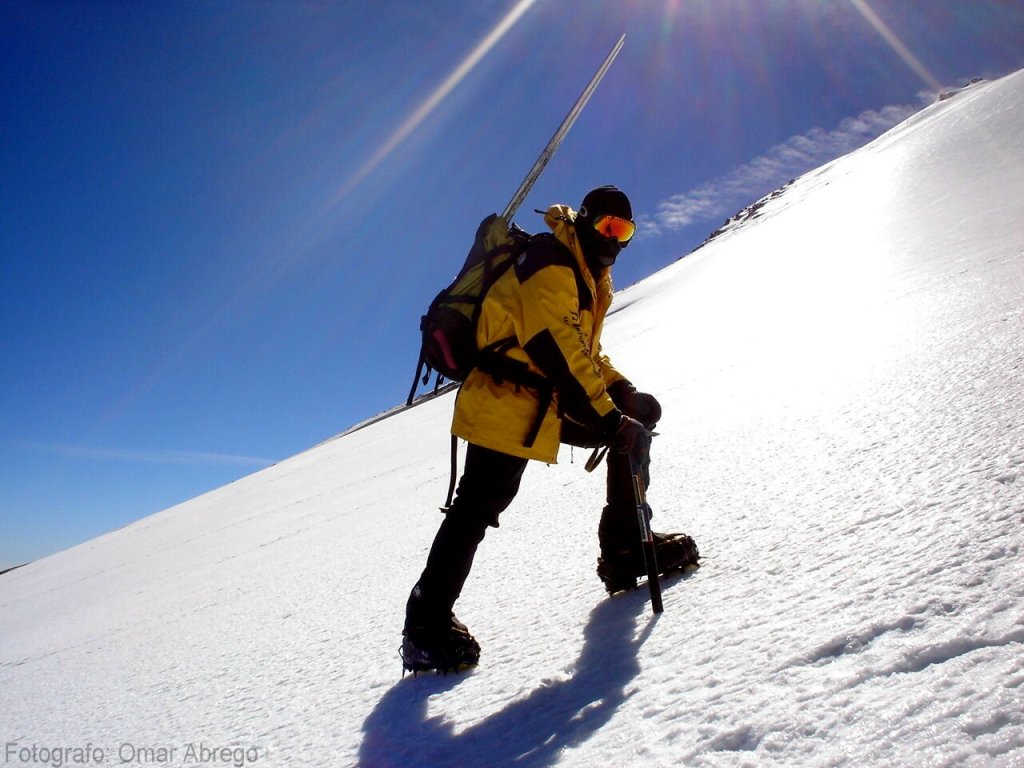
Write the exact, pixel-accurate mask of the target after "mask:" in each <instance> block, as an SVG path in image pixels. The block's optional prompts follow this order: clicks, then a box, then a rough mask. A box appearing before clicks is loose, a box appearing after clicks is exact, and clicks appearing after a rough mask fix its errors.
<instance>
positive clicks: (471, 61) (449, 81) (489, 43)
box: [324, 0, 536, 213]
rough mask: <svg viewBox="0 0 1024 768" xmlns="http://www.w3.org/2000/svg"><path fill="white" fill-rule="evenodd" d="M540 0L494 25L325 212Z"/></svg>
mask: <svg viewBox="0 0 1024 768" xmlns="http://www.w3.org/2000/svg"><path fill="white" fill-rule="evenodd" d="M535 2H536V0H520V1H519V2H518V3H516V5H515V6H514V7H513V8H512V10H511V11H509V12H508V13H507V14H506V15H505V16H504V17H503V18H502V19H501V20H500V21H499V22H498V24H497V25H496V26H495V27H494V29H492V30H491V31H490V32H489V33H488V34H487V36H486V37H485V38H484V39H483V40H481V41H480V43H479V44H478V45H477V46H476V48H474V49H473V50H472V51H471V52H470V53H469V55H468V56H466V58H465V59H463V60H462V62H461V63H460V64H459V65H458V66H457V67H456V68H455V69H454V70H452V73H451V74H450V75H448V77H446V78H445V79H444V82H442V83H441V84H440V85H439V86H438V87H437V88H435V89H434V91H433V92H432V93H431V94H430V95H429V96H428V97H427V98H426V100H425V101H424V102H423V103H422V104H420V105H419V106H418V107H417V108H416V110H415V111H414V112H413V113H412V114H411V115H409V117H408V118H406V120H405V121H404V122H403V123H402V124H401V125H400V126H399V127H398V128H397V129H396V130H395V131H394V132H393V133H392V134H391V135H390V136H389V137H388V139H387V141H385V142H384V143H383V144H382V145H381V146H380V147H379V148H378V149H377V151H376V152H374V153H373V154H372V155H370V157H369V158H368V159H367V160H366V162H364V163H363V164H362V165H361V166H359V168H358V169H356V171H355V172H354V173H353V174H352V175H351V176H350V177H349V178H348V179H347V180H346V181H345V182H344V184H342V185H341V187H340V188H339V189H338V191H337V192H336V193H335V194H334V195H333V196H332V197H331V199H330V200H329V201H328V203H327V205H326V206H325V209H324V212H325V213H326V212H327V211H330V210H331V209H333V208H334V206H336V205H337V204H338V203H339V202H340V201H341V200H342V199H343V198H344V197H345V196H346V195H348V194H349V193H350V192H352V190H353V189H355V188H356V187H357V186H358V185H359V184H360V183H361V182H362V181H363V180H364V179H365V178H366V177H367V176H369V175H370V174H371V173H373V171H374V169H376V168H377V166H379V165H380V164H381V163H382V162H384V160H385V159H386V158H387V157H388V156H389V155H390V154H391V153H392V152H394V151H395V149H396V148H398V146H399V145H400V144H401V143H402V142H403V141H405V140H406V139H407V138H408V137H409V135H410V134H411V133H412V132H413V131H415V130H416V128H417V127H419V125H420V124H421V123H422V122H423V121H424V120H426V119H427V117H429V116H430V114H431V113H432V112H433V111H434V110H435V109H437V107H438V105H439V104H440V103H441V102H442V101H444V99H445V97H447V96H448V94H450V93H451V92H452V91H453V90H454V89H455V87H456V86H457V85H458V84H459V83H460V82H462V80H463V79H464V78H465V77H466V75H468V74H469V73H470V72H472V71H473V68H474V67H475V66H476V65H477V64H478V63H479V62H480V60H481V59H483V57H484V56H486V55H487V54H488V53H489V52H490V50H491V49H492V48H493V47H494V46H495V45H497V43H498V41H500V40H501V38H502V37H504V36H505V34H506V33H507V32H508V31H509V30H510V29H512V27H513V26H515V23H516V22H517V21H518V20H519V19H520V18H521V17H522V15H523V14H524V13H526V12H527V11H528V10H529V9H530V6H532V5H533V4H534V3H535Z"/></svg>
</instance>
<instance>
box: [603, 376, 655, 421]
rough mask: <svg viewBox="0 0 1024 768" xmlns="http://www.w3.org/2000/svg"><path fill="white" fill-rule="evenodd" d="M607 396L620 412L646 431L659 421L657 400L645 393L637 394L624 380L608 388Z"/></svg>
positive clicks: (634, 388)
mask: <svg viewBox="0 0 1024 768" xmlns="http://www.w3.org/2000/svg"><path fill="white" fill-rule="evenodd" d="M608 396H609V397H611V399H612V402H613V403H615V406H616V407H617V408H618V409H619V410H620V411H622V412H623V413H624V414H626V415H627V416H629V417H630V418H632V419H636V420H637V421H639V422H640V423H641V424H643V425H644V426H646V427H647V428H648V429H654V427H655V425H656V424H657V423H658V422H659V421H661V403H659V402H658V400H657V398H655V396H654V395H649V394H647V393H646V392H637V390H636V387H634V386H633V385H632V384H631V383H630V382H628V381H626V380H625V379H622V380H620V381H617V382H615V383H614V384H612V385H611V386H610V387H608Z"/></svg>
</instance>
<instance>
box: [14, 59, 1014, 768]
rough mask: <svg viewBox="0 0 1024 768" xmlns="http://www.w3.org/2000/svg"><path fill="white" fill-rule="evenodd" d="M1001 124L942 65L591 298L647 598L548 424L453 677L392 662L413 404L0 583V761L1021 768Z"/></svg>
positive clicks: (998, 91)
mask: <svg viewBox="0 0 1024 768" xmlns="http://www.w3.org/2000/svg"><path fill="white" fill-rule="evenodd" d="M1022 125H1024V72H1020V73H1017V74H1014V75H1011V76H1009V77H1006V78H1004V79H1002V80H999V81H996V82H992V83H981V84H978V85H974V86H972V87H970V88H968V89H966V90H964V91H962V92H960V93H959V94H957V95H955V96H954V97H953V98H949V99H947V100H944V101H942V102H939V103H937V104H935V105H933V106H931V107H929V108H927V109H926V110H924V111H923V112H921V113H919V114H918V115H916V116H914V117H913V118H911V119H910V120H908V121H907V122H905V123H903V124H902V125H900V126H898V127H896V128H895V129H893V130H892V131H890V132H889V133H887V134H886V135H884V136H882V137H881V138H879V139H878V140H877V141H875V142H873V143H872V144H870V145H869V146H867V147H865V148H863V149H861V150H859V151H857V152H854V153H853V154H851V155H848V156H846V157H844V158H841V159H839V160H837V161H835V162H832V163H830V164H829V165H827V166H825V167H823V168H821V169H819V170H817V171H815V172H812V173H809V174H807V175H806V176H804V177H801V178H800V179H798V180H796V182H795V183H794V184H792V185H790V186H789V187H787V188H786V189H785V191H784V192H783V193H782V194H780V195H777V196H774V197H772V198H771V199H769V200H766V201H765V203H764V204H763V205H762V206H761V207H760V208H759V209H758V216H757V217H754V218H751V219H749V220H747V221H746V222H745V223H744V224H742V225H740V226H736V227H730V228H727V230H726V231H725V232H723V233H722V234H720V235H719V236H717V237H716V238H715V239H714V240H713V241H712V242H711V243H709V244H708V245H707V246H705V247H704V248H702V249H700V250H699V251H697V252H696V253H694V254H693V255H691V256H689V257H687V258H685V259H683V260H681V261H679V262H677V263H675V264H673V265H672V266H671V267H669V268H667V269H665V270H663V271H662V272H660V273H658V274H656V275H654V276H653V277H651V278H650V279H648V280H646V281H644V282H643V283H641V284H639V285H636V286H633V287H631V288H629V289H627V290H625V291H623V292H621V293H620V295H619V296H618V303H617V305H616V306H617V310H616V313H615V314H614V315H613V316H612V317H610V318H609V325H608V328H607V334H606V338H605V347H606V349H607V350H608V351H609V352H610V353H611V354H612V357H613V359H615V361H616V363H617V365H618V366H619V367H620V368H622V369H623V370H624V371H626V372H627V373H628V374H629V375H630V376H631V377H632V378H633V379H634V380H635V381H636V382H637V383H638V384H639V385H640V386H641V387H642V388H644V389H647V390H649V391H652V392H654V393H656V394H657V395H658V397H659V398H660V399H661V401H662V403H663V405H664V410H665V418H664V420H663V422H662V424H661V425H660V429H659V431H660V432H661V437H659V438H658V439H657V441H656V444H655V461H656V463H655V467H654V482H653V485H652V487H651V492H650V499H651V502H652V504H653V505H654V507H655V509H656V517H655V527H656V528H659V529H662V530H665V529H675V530H678V529H683V530H686V531H688V532H690V533H691V534H693V535H694V536H695V537H696V539H697V541H698V542H699V544H700V547H701V550H702V553H703V554H704V556H705V558H706V560H705V563H704V566H703V567H702V568H701V569H700V570H699V571H697V572H695V573H694V574H692V575H689V576H686V577H679V576H677V577H675V578H672V579H670V580H668V581H667V582H666V583H665V585H664V599H665V613H664V614H662V615H661V616H660V617H659V618H656V619H655V618H654V617H653V616H652V614H651V611H650V605H649V600H648V595H647V593H646V590H639V591H637V592H634V593H630V594H628V595H624V596H620V597H617V598H615V599H608V598H607V597H606V596H605V595H604V592H603V590H602V587H601V584H600V583H599V581H598V579H597V577H596V576H595V574H594V564H595V556H596V525H597V518H598V511H599V509H600V507H601V503H602V490H603V488H602V486H603V480H602V478H600V477H598V476H596V475H593V476H592V475H588V474H586V473H585V472H584V471H583V462H584V459H585V456H584V455H582V454H581V453H580V452H577V453H576V455H575V456H571V455H570V453H569V451H568V449H566V450H565V451H564V452H563V456H562V462H561V463H560V464H559V465H558V466H551V467H547V466H543V465H540V464H533V465H531V467H530V468H529V469H528V470H527V475H526V479H525V482H524V487H523V491H522V493H521V495H520V497H519V498H518V499H517V501H516V503H515V504H514V505H513V506H512V508H510V509H509V510H508V511H507V512H506V513H505V515H504V517H503V520H502V527H501V528H500V529H499V530H497V531H491V532H490V533H489V534H488V537H487V539H486V540H485V541H484V543H483V545H482V547H481V550H480V554H479V556H478V559H477V563H476V567H475V569H474V572H473V574H472V576H471V578H470V581H469V583H468V585H467V588H466V591H465V593H464V594H463V598H462V600H461V601H460V603H459V605H458V612H459V615H460V617H461V618H462V619H463V620H465V621H466V622H467V623H468V624H469V625H470V627H471V628H472V629H473V631H474V633H475V634H476V635H477V637H478V639H479V640H480V642H481V644H482V646H483V654H482V658H481V666H480V667H479V668H477V669H476V670H474V671H472V672H470V673H468V674H464V675H458V676H448V677H441V676H422V675H421V676H419V677H416V678H413V677H411V676H409V677H406V678H405V679H401V669H400V664H399V660H398V656H397V648H398V644H399V633H400V629H401V623H402V618H403V617H402V612H403V605H404V602H405V599H406V596H407V594H408V590H409V588H410V587H411V586H412V584H413V582H414V581H415V579H416V577H417V576H418V574H419V571H420V569H421V568H422V566H423V563H424V559H425V556H426V552H427V548H428V547H429V544H430V542H431V540H432V538H433V534H434V531H435V530H436V527H437V525H438V523H439V521H440V516H439V514H438V513H437V512H436V509H435V508H436V505H437V504H438V503H440V501H441V500H442V498H443V496H444V492H445V488H446V484H447V479H448V465H447V460H448V434H447V427H448V421H449V417H450V412H451V407H452V396H451V395H445V396H443V397H440V398H437V399H435V400H432V401H429V402H426V403H424V404H422V405H419V406H418V407H415V408H413V409H410V410H408V411H405V412H401V413H398V414H397V415H393V416H391V417H389V418H387V419H384V420H382V421H379V422H377V423H373V424H370V425H369V426H367V427H365V428H363V429H360V430H357V431H354V432H350V433H349V434H346V435H344V436H342V437H339V438H338V439H334V440H330V441H328V442H326V443H324V444H322V445H320V446H317V447H316V448H314V449H312V450H310V451H307V452H305V453H302V454H300V455H298V456H295V457H294V458H292V459H290V460H288V461H285V462H282V463H280V464H278V465H276V466H274V467H271V468H268V469H266V470H264V471H261V472H259V473H257V474H255V475H252V476H250V477H248V478H245V479H243V480H240V481H238V482H235V483H233V484H231V485H228V486H226V487H224V488H221V489H219V490H217V491H214V492H212V493H209V494H206V495H204V496H202V497H199V498H197V499H194V500H192V501H190V502H188V503H186V504H182V505H180V506H177V507H175V508H172V509H169V510H166V511H164V512H162V513H160V514H157V515H154V516H152V517H149V518H147V519H145V520H142V521H140V522H138V523H135V524H133V525H130V526H128V527H126V528H124V529H121V530H119V531H115V532H113V533H110V534H108V535H106V536H103V537H100V538H98V539H95V540H93V541H91V542H88V543H86V544H83V545H81V546H78V547H75V548H73V549H70V550H68V551H66V552H63V553H60V554H57V555H54V556H52V557H49V558H46V559H45V560H42V561H40V562H37V563H34V564H31V565H29V566H27V567H24V568H21V569H19V570H17V571H13V572H11V573H8V574H6V575H5V576H3V577H0V740H2V741H3V743H4V749H5V753H4V765H26V764H35V765H42V764H48V765H57V764H59V761H61V760H63V761H64V764H66V765H70V764H73V763H72V757H74V755H76V754H77V756H78V757H79V758H81V757H83V755H84V754H85V753H84V752H83V750H84V749H85V748H86V746H87V745H91V746H92V748H93V749H99V750H100V752H92V753H88V754H89V755H91V756H92V758H93V764H96V763H101V764H108V765H118V764H129V765H143V764H169V765H190V764H207V765H215V764H216V765H266V766H330V767H332V768H333V767H335V766H347V765H363V766H437V765H461V766H508V765H515V766H546V765H566V766H594V765H627V766H632V765H643V766H676V765H688V766H762V765H764V766H796V765H799V766H802V765H812V766H830V765H855V766H865V765H868V766H895V765H913V766H924V765H927V766H982V765H984V766H1012V765H1017V766H1020V765H1024V714H1022V711H1024V706H1022V705H1024V695H1022V694H1024V569H1022V566H1021V534H1022V523H1024V436H1022V429H1021V426H1022V423H1024V405H1022V397H1021V393H1022V388H1021V384H1022V379H1024V340H1022V339H1024V333H1022V331H1024V301H1022V299H1024V194H1022V193H1024V131H1022V130H1021V126H1022ZM625 257H628V253H627V254H625ZM190 747H191V750H190ZM58 748H64V749H78V750H79V752H78V753H74V754H73V753H71V752H60V753H57V752H52V751H50V752H48V751H46V750H56V749H58ZM33 749H35V752H32V751H31V750H33ZM203 749H205V750H206V751H205V752H203ZM215 749H216V750H220V749H227V750H228V751H227V752H223V751H216V752H213V751H211V750H215ZM55 756H56V757H55ZM204 756H205V759H204Z"/></svg>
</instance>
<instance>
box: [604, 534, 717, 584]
mask: <svg viewBox="0 0 1024 768" xmlns="http://www.w3.org/2000/svg"><path fill="white" fill-rule="evenodd" d="M651 536H652V537H653V538H654V556H655V559H656V560H657V563H658V573H659V574H661V575H663V576H664V575H666V574H669V573H672V572H673V571H682V570H684V569H686V568H689V567H691V566H692V567H694V568H696V567H699V566H700V562H699V560H700V552H699V551H698V550H697V542H695V541H694V540H693V539H692V538H691V537H690V536H687V535H686V534H685V533H653V532H652V534H651ZM597 575H598V576H600V577H601V581H602V582H604V587H605V589H607V590H608V594H609V595H614V594H615V593H616V592H622V591H624V590H628V589H636V580H637V579H638V578H640V577H641V576H646V575H647V567H646V565H645V563H644V553H643V549H641V547H640V542H637V544H636V546H635V547H629V548H627V549H620V550H614V551H607V550H602V552H601V556H600V557H599V558H597Z"/></svg>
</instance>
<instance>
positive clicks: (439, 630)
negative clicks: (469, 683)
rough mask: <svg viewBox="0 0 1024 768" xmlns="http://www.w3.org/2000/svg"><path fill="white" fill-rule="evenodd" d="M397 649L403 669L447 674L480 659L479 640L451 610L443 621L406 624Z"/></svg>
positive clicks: (462, 668) (472, 665)
mask: <svg viewBox="0 0 1024 768" xmlns="http://www.w3.org/2000/svg"><path fill="white" fill-rule="evenodd" d="M399 653H400V655H401V657H402V668H403V669H404V670H406V671H409V672H413V673H416V672H426V671H429V670H436V671H438V672H444V673H446V674H447V673H448V672H460V671H462V670H464V669H468V668H469V667H475V666H476V664H477V662H478V661H479V660H480V644H479V643H478V642H477V641H476V638H474V637H473V635H471V634H470V633H469V630H468V629H467V628H466V625H465V624H463V623H462V622H461V621H459V620H458V619H457V618H455V614H454V613H453V614H450V616H449V618H448V621H446V622H436V623H431V624H406V627H405V629H404V630H403V631H402V649H401V651H400V652H399Z"/></svg>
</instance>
